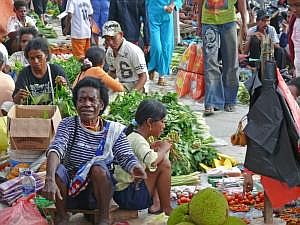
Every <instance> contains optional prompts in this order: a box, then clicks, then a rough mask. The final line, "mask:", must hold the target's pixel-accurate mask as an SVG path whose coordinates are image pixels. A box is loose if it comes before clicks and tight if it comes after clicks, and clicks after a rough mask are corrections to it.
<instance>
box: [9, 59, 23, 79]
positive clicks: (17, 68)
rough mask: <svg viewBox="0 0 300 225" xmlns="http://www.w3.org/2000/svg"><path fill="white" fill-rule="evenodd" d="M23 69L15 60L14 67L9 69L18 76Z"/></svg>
mask: <svg viewBox="0 0 300 225" xmlns="http://www.w3.org/2000/svg"><path fill="white" fill-rule="evenodd" d="M23 68H24V66H23V64H22V63H21V62H20V61H19V60H17V61H16V62H15V65H14V66H13V67H12V68H11V70H12V71H14V72H16V74H17V75H19V73H20V71H21V70H22V69H23Z"/></svg>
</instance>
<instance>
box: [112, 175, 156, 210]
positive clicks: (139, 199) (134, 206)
mask: <svg viewBox="0 0 300 225" xmlns="http://www.w3.org/2000/svg"><path fill="white" fill-rule="evenodd" d="M113 199H114V201H115V202H116V203H117V204H118V205H119V208H120V209H127V210H140V209H146V208H149V207H150V206H151V205H152V197H151V196H150V193H149V191H148V188H147V186H146V184H145V181H144V180H143V181H142V182H141V183H131V184H130V185H129V186H128V187H127V188H126V189H124V190H122V191H115V192H114V196H113Z"/></svg>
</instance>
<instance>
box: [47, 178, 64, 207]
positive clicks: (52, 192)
mask: <svg viewBox="0 0 300 225" xmlns="http://www.w3.org/2000/svg"><path fill="white" fill-rule="evenodd" d="M42 194H43V196H44V197H45V198H47V199H49V200H51V201H54V202H55V201H56V196H57V197H58V198H59V199H60V200H63V197H62V196H61V193H60V190H59V188H58V186H57V184H56V182H55V180H54V179H49V178H46V182H45V186H44V188H43V190H42Z"/></svg>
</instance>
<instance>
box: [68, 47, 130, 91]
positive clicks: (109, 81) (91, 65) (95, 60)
mask: <svg viewBox="0 0 300 225" xmlns="http://www.w3.org/2000/svg"><path fill="white" fill-rule="evenodd" d="M104 60H105V51H104V50H103V49H102V48H99V47H91V48H89V49H88V50H87V52H86V55H85V60H84V68H83V71H82V72H81V73H80V74H79V75H78V76H77V77H76V79H75V81H74V83H73V88H74V87H75V86H76V84H77V83H78V81H80V80H82V79H83V78H85V77H94V78H97V79H100V80H101V81H102V82H103V83H104V84H105V86H106V87H108V88H109V89H111V90H112V91H114V92H121V91H124V87H123V85H122V84H121V83H120V82H119V81H117V80H115V79H113V78H112V77H111V76H109V75H108V74H107V73H106V72H105V71H104V70H103V65H104Z"/></svg>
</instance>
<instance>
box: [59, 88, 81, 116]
mask: <svg viewBox="0 0 300 225" xmlns="http://www.w3.org/2000/svg"><path fill="white" fill-rule="evenodd" d="M72 99H73V98H72V91H71V90H70V89H69V88H68V87H65V86H62V85H56V87H55V95H54V105H57V106H58V108H59V111H60V114H61V116H62V118H65V117H69V116H75V115H77V111H76V108H75V105H74V103H73V100H72Z"/></svg>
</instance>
